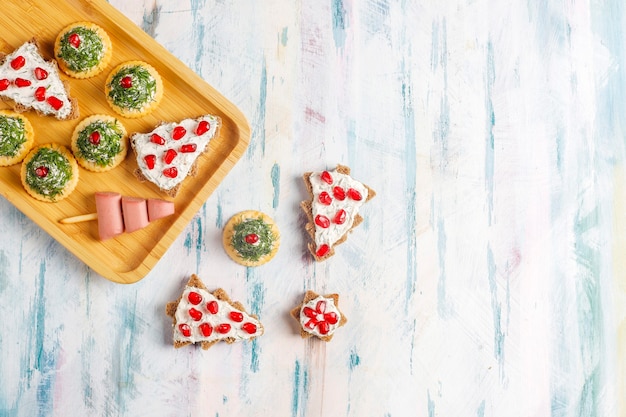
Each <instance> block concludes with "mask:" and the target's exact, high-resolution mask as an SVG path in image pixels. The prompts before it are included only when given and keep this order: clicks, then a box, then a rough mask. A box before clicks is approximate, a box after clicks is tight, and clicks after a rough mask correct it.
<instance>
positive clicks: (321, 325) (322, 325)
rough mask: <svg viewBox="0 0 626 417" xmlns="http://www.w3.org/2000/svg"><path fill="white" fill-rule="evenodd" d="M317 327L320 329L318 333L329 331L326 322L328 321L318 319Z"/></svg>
mask: <svg viewBox="0 0 626 417" xmlns="http://www.w3.org/2000/svg"><path fill="white" fill-rule="evenodd" d="M317 328H318V329H319V331H320V334H328V332H329V331H330V325H329V324H328V322H325V321H320V322H319V323H317Z"/></svg>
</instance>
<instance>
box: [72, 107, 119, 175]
mask: <svg viewBox="0 0 626 417" xmlns="http://www.w3.org/2000/svg"><path fill="white" fill-rule="evenodd" d="M127 142H128V140H127V138H126V129H124V126H123V125H122V123H120V121H119V120H117V119H116V118H115V117H113V116H106V115H101V114H98V115H94V116H89V117H87V118H85V119H84V120H83V121H82V122H80V123H79V124H78V125H77V126H76V128H75V129H74V133H73V134H72V153H73V154H74V157H75V158H76V161H77V162H78V163H79V164H80V166H82V167H83V168H85V169H87V170H89V171H94V172H105V171H109V170H111V169H113V168H115V167H116V166H118V165H119V164H120V163H121V162H122V161H123V160H124V158H126V154H127V152H128V143H127Z"/></svg>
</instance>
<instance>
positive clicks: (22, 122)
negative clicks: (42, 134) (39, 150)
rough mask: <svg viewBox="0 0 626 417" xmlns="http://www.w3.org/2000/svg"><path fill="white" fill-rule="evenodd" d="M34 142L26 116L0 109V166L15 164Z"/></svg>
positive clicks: (33, 133)
mask: <svg viewBox="0 0 626 417" xmlns="http://www.w3.org/2000/svg"><path fill="white" fill-rule="evenodd" d="M34 144H35V132H34V131H33V126H32V125H31V124H30V122H29V121H28V119H27V118H26V116H24V115H22V114H19V113H16V112H14V111H11V110H0V166H2V167H6V166H10V165H15V164H17V163H19V162H21V161H22V159H24V157H25V156H26V154H28V151H30V150H31V148H32V147H33V145H34Z"/></svg>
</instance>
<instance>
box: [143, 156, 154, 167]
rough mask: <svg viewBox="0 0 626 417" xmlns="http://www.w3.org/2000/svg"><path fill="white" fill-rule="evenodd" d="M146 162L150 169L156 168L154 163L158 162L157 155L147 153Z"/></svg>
mask: <svg viewBox="0 0 626 417" xmlns="http://www.w3.org/2000/svg"><path fill="white" fill-rule="evenodd" d="M143 160H144V162H145V163H146V165H147V167H148V169H154V165H155V164H156V156H155V155H146V156H145V157H144V158H143Z"/></svg>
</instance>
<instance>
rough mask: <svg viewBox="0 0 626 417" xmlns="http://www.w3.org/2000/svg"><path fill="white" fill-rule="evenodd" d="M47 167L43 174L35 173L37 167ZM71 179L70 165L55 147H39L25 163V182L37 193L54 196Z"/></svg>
mask: <svg viewBox="0 0 626 417" xmlns="http://www.w3.org/2000/svg"><path fill="white" fill-rule="evenodd" d="M41 167H45V168H47V173H46V175H45V176H43V177H41V176H39V175H37V170H38V168H41ZM71 179H72V166H71V165H70V162H69V161H68V160H67V158H66V157H65V156H64V155H63V154H62V153H60V152H59V151H57V150H55V149H50V148H46V147H44V148H40V149H39V150H38V151H37V153H35V155H34V156H33V157H32V158H31V159H30V160H29V161H28V164H26V184H28V186H29V187H30V188H32V189H33V190H34V191H36V192H37V193H38V194H41V195H44V196H47V197H50V198H51V199H53V200H54V198H55V197H56V196H57V195H59V194H61V193H62V192H63V189H64V188H65V185H66V184H67V183H68V182H69V181H70V180H71Z"/></svg>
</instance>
